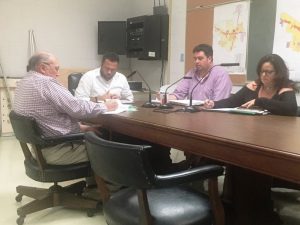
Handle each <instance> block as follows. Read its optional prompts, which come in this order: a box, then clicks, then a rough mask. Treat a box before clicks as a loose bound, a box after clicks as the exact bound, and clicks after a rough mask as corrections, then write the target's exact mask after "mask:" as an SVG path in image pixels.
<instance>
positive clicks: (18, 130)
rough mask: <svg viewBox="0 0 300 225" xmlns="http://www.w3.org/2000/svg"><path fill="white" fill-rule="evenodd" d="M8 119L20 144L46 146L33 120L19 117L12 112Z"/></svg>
mask: <svg viewBox="0 0 300 225" xmlns="http://www.w3.org/2000/svg"><path fill="white" fill-rule="evenodd" d="M9 118H10V122H11V125H12V128H13V131H14V133H15V136H16V138H17V139H18V140H19V141H20V142H23V143H30V144H34V145H40V146H44V145H46V142H45V140H43V138H42V136H41V134H40V130H39V128H38V125H37V123H36V121H35V119H34V118H32V117H28V116H22V115H19V114H17V113H16V112H14V111H11V112H10V114H9Z"/></svg>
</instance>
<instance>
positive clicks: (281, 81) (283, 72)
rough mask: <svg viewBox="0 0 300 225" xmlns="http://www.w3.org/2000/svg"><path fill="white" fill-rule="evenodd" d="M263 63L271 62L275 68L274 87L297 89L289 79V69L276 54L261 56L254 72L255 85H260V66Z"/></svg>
mask: <svg viewBox="0 0 300 225" xmlns="http://www.w3.org/2000/svg"><path fill="white" fill-rule="evenodd" d="M264 63H271V64H272V66H273V67H274V70H275V78H274V81H275V87H276V88H278V89H281V88H293V89H294V90H297V87H296V84H295V82H293V81H291V80H290V79H289V69H288V68H287V66H286V64H285V62H284V60H283V59H282V58H281V57H280V56H279V55H277V54H268V55H265V56H263V57H262V58H261V59H260V60H259V62H258V64H257V67H256V73H257V75H258V79H257V80H256V81H255V82H256V83H257V85H259V86H261V85H263V83H262V82H261V79H260V76H261V68H262V66H263V64H264Z"/></svg>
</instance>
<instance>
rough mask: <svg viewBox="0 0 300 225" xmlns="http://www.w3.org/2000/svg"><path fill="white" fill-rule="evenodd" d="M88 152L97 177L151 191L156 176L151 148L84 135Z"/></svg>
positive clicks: (88, 134) (91, 133)
mask: <svg viewBox="0 0 300 225" xmlns="http://www.w3.org/2000/svg"><path fill="white" fill-rule="evenodd" d="M85 140H86V146H87V152H88V156H89V159H90V163H91V167H92V169H93V170H94V173H95V174H96V175H98V176H100V177H102V178H103V179H104V180H106V181H110V182H112V183H116V184H120V185H124V186H132V187H136V188H149V187H151V186H152V185H153V184H154V181H155V174H154V172H153V170H152V168H151V166H150V163H149V161H148V153H147V149H148V148H150V146H145V145H131V144H124V143H118V142H112V141H107V140H104V139H102V138H100V137H98V136H96V135H95V134H94V133H93V132H88V133H86V134H85Z"/></svg>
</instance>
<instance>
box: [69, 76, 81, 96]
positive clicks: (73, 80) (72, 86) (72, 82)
mask: <svg viewBox="0 0 300 225" xmlns="http://www.w3.org/2000/svg"><path fill="white" fill-rule="evenodd" d="M81 77H82V73H71V74H70V75H69V76H68V89H69V91H70V92H71V93H72V95H75V90H76V88H77V86H78V83H79V81H80V79H81Z"/></svg>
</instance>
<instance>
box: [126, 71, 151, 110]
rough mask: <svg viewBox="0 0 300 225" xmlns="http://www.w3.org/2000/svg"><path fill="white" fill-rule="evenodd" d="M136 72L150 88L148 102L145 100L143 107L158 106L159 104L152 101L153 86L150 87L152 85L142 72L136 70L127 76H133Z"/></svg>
mask: <svg viewBox="0 0 300 225" xmlns="http://www.w3.org/2000/svg"><path fill="white" fill-rule="evenodd" d="M134 74H137V75H139V77H140V78H141V79H142V81H143V82H144V83H145V84H146V86H147V88H148V90H149V99H148V102H145V103H144V104H143V105H142V107H144V108H156V107H157V105H156V104H155V103H153V102H152V98H151V94H152V93H151V88H150V85H149V84H148V83H147V81H146V80H145V79H144V77H143V76H142V74H140V73H139V72H138V71H137V70H134V71H132V72H131V73H130V74H129V75H128V76H127V78H130V77H132V76H133V75H134Z"/></svg>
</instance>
